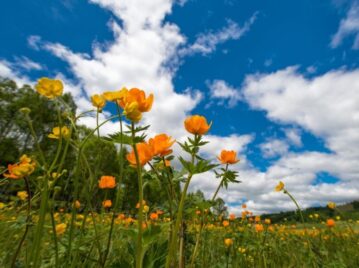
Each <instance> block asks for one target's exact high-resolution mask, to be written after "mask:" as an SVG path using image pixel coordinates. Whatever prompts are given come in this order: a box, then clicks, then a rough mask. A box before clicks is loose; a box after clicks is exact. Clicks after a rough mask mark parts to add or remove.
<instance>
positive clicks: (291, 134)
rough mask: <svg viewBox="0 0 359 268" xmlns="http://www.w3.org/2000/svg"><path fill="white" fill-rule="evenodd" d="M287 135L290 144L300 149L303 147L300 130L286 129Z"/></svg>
mask: <svg viewBox="0 0 359 268" xmlns="http://www.w3.org/2000/svg"><path fill="white" fill-rule="evenodd" d="M285 135H286V138H287V140H288V142H289V143H290V144H293V145H295V146H297V147H300V146H302V145H303V143H302V137H301V133H300V130H299V129H297V128H289V129H285Z"/></svg>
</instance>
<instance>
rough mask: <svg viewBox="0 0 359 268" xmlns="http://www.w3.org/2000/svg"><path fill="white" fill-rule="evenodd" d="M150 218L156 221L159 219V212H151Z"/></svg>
mask: <svg viewBox="0 0 359 268" xmlns="http://www.w3.org/2000/svg"><path fill="white" fill-rule="evenodd" d="M150 219H151V220H153V221H155V220H158V214H157V213H151V214H150Z"/></svg>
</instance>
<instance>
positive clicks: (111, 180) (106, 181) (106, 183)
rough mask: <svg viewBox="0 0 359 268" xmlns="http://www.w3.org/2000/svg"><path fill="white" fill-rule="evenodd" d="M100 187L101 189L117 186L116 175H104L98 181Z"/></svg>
mask: <svg viewBox="0 0 359 268" xmlns="http://www.w3.org/2000/svg"><path fill="white" fill-rule="evenodd" d="M98 187H99V188H100V189H112V188H115V187H116V180H115V177H113V176H102V177H101V179H100V181H99V183H98Z"/></svg>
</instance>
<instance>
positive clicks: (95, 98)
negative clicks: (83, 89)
mask: <svg viewBox="0 0 359 268" xmlns="http://www.w3.org/2000/svg"><path fill="white" fill-rule="evenodd" d="M91 102H92V105H93V106H94V107H96V108H97V109H98V110H99V111H102V108H103V107H105V105H106V99H105V97H104V96H103V95H99V94H95V95H92V96H91Z"/></svg>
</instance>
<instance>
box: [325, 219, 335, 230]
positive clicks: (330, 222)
mask: <svg viewBox="0 0 359 268" xmlns="http://www.w3.org/2000/svg"><path fill="white" fill-rule="evenodd" d="M327 226H328V227H329V228H331V227H334V226H335V221H334V220H333V219H327Z"/></svg>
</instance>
